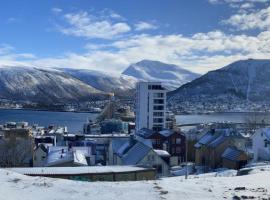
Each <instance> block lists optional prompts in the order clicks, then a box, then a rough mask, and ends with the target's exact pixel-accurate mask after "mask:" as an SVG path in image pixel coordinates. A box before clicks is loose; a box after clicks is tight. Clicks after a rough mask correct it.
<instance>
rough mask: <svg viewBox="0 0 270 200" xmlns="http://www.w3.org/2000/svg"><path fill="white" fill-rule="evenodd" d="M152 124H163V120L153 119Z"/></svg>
mask: <svg viewBox="0 0 270 200" xmlns="http://www.w3.org/2000/svg"><path fill="white" fill-rule="evenodd" d="M153 122H154V123H163V118H154V119H153Z"/></svg>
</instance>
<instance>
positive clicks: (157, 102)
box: [154, 99, 164, 104]
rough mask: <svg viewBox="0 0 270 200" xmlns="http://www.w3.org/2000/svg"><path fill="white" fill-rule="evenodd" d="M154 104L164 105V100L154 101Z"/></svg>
mask: <svg viewBox="0 0 270 200" xmlns="http://www.w3.org/2000/svg"><path fill="white" fill-rule="evenodd" d="M154 104H164V99H154Z"/></svg>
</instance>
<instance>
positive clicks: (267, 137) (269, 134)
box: [251, 128, 270, 161]
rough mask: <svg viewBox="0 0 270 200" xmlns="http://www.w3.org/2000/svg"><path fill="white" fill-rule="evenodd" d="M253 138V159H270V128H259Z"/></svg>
mask: <svg viewBox="0 0 270 200" xmlns="http://www.w3.org/2000/svg"><path fill="white" fill-rule="evenodd" d="M251 139H252V152H253V160H254V161H259V160H268V161H269V160H270V128H263V129H258V130H257V131H256V132H255V133H254V135H253V136H252V137H251Z"/></svg>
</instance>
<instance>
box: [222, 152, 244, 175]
mask: <svg viewBox="0 0 270 200" xmlns="http://www.w3.org/2000/svg"><path fill="white" fill-rule="evenodd" d="M247 161H248V156H247V154H246V152H244V151H241V150H239V149H237V148H235V147H228V148H226V150H225V151H224V152H223V154H222V166H223V167H225V168H228V169H237V170H238V169H240V168H241V167H243V166H245V165H246V164H247Z"/></svg>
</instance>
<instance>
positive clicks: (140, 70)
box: [122, 60, 199, 90]
mask: <svg viewBox="0 0 270 200" xmlns="http://www.w3.org/2000/svg"><path fill="white" fill-rule="evenodd" d="M122 74H123V75H127V76H130V77H134V78H136V79H137V80H139V81H158V82H162V83H163V85H164V86H165V87H166V88H168V89H169V90H172V89H176V88H178V87H180V86H181V85H183V84H185V83H187V82H190V81H192V80H194V79H195V78H197V77H199V74H196V73H193V72H191V71H188V70H186V69H183V68H181V67H179V66H177V65H172V64H166V63H162V62H159V61H152V60H142V61H140V62H138V63H135V64H132V65H130V66H129V67H128V68H127V69H126V70H125V71H124V72H123V73H122Z"/></svg>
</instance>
